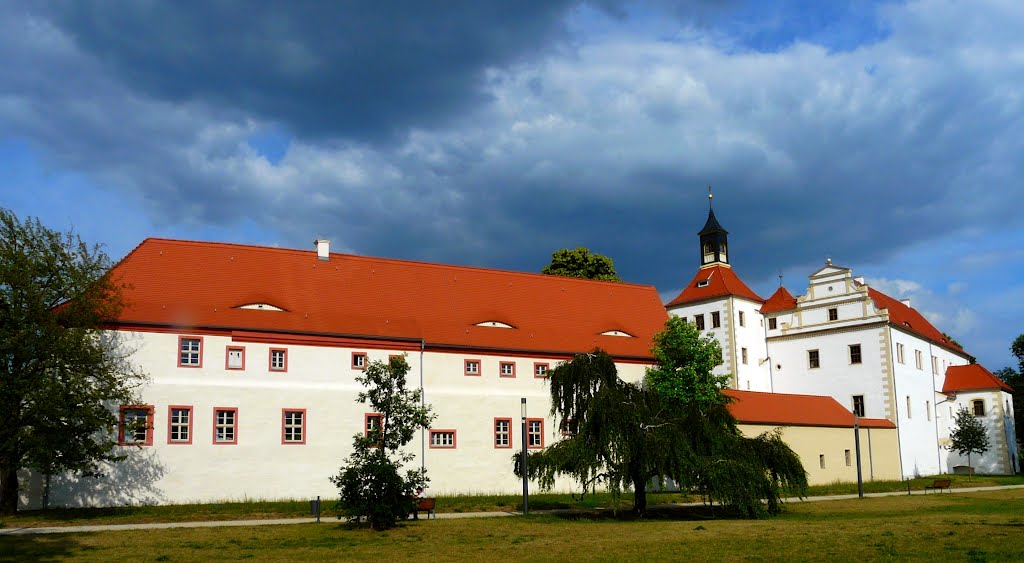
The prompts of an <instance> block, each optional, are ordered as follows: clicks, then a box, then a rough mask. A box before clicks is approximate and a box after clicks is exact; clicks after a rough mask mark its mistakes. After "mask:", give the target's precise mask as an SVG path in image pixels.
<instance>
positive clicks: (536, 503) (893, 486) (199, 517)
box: [0, 475, 1024, 528]
mask: <svg viewBox="0 0 1024 563" xmlns="http://www.w3.org/2000/svg"><path fill="white" fill-rule="evenodd" d="M942 478H950V479H952V480H953V489H954V490H956V489H957V488H964V487H991V486H998V485H1024V476H1022V475H1017V476H990V475H977V476H975V477H974V479H973V481H970V482H968V481H967V478H966V477H965V476H961V475H937V476H932V477H921V478H917V479H913V480H911V482H910V487H911V489H912V490H914V491H917V492H920V491H923V490H924V487H925V486H927V485H931V484H932V482H933V481H934V480H935V479H942ZM905 490H907V482H906V481H873V482H865V483H864V491H865V492H866V493H877V492H894V491H895V492H898V491H905ZM856 493H857V484H856V483H831V484H828V485H815V486H813V487H811V488H810V490H809V491H808V494H809V495H810V496H822V495H849V494H856ZM321 500H322V504H321V506H322V507H323V512H322V516H323V517H324V518H333V517H334V516H335V513H334V510H333V508H334V503H335V497H333V496H331V497H326V496H325V497H323V498H322V499H321ZM700 500H701V498H700V497H699V496H695V495H686V494H680V493H649V494H648V504H649V505H655V504H672V503H686V502H699V501H700ZM632 503H633V496H632V494H631V493H628V492H627V493H624V494H623V495H621V496H620V497H619V498H618V499H616V498H615V497H614V496H613V495H611V494H610V493H606V492H600V493H595V494H588V495H585V496H583V497H582V498H580V497H576V496H573V495H571V494H553V493H541V494H531V495H530V507H531V508H532V509H533V510H554V509H572V508H583V509H585V508H617V509H621V510H629V508H630V507H632V505H633V504H632ZM522 508H523V505H522V496H520V495H453V496H444V495H442V496H439V497H438V500H437V511H438V512H456V513H463V512H513V511H520V510H522ZM309 516H310V513H309V501H308V500H280V501H247V502H221V503H201V504H182V505H163V506H124V507H113V508H58V509H50V510H29V511H23V512H20V513H18V514H17V515H15V516H6V517H0V523H2V525H0V527H8V528H38V527H41V526H84V525H93V524H133V523H154V522H198V521H216V520H265V519H277V518H305V517H309Z"/></svg>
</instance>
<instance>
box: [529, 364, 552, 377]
mask: <svg viewBox="0 0 1024 563" xmlns="http://www.w3.org/2000/svg"><path fill="white" fill-rule="evenodd" d="M550 369H551V364H548V363H547V362H534V364H533V376H534V377H547V376H548V371H549V370H550Z"/></svg>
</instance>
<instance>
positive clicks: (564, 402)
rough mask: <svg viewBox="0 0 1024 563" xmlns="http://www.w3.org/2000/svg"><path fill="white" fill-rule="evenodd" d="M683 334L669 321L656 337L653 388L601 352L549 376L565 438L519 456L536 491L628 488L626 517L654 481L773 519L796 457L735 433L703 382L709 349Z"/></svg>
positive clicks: (800, 480)
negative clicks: (629, 377)
mask: <svg viewBox="0 0 1024 563" xmlns="http://www.w3.org/2000/svg"><path fill="white" fill-rule="evenodd" d="M686 326H687V325H686V324H685V323H681V322H672V321H670V322H669V323H668V324H667V326H666V329H665V331H663V332H662V333H661V334H659V335H658V337H657V338H656V346H655V347H656V348H659V347H661V348H662V349H661V350H660V352H658V351H656V353H655V354H656V357H658V359H659V365H658V366H657V367H655V368H653V369H652V370H651V373H652V374H653V376H654V377H655V378H658V380H659V381H658V383H655V382H654V381H651V380H650V379H649V383H650V384H648V385H644V384H640V383H629V382H625V381H623V380H621V379H620V378H619V377H618V372H617V370H616V367H615V362H614V360H613V359H612V357H611V356H609V355H608V354H607V353H605V352H603V351H601V350H595V351H593V352H591V353H589V354H581V355H577V356H575V357H574V358H573V359H572V360H571V361H569V362H564V363H562V364H560V365H558V366H557V367H555V369H553V370H551V372H550V377H549V384H550V388H551V402H552V414H554V415H556V416H557V418H558V419H559V420H560V421H561V423H560V426H561V428H562V430H563V431H564V432H565V433H566V434H567V436H566V437H565V438H563V439H562V440H560V441H558V442H556V443H554V444H552V445H551V446H549V447H548V448H546V449H544V450H542V451H540V452H537V453H532V454H530V455H529V463H528V470H529V474H530V478H531V479H536V480H537V481H538V482H539V483H540V485H541V487H542V488H550V487H552V486H553V485H554V482H555V478H556V477H557V476H559V475H563V476H568V477H571V478H573V479H575V480H577V481H578V482H580V483H581V485H582V486H583V491H584V492H586V491H588V490H593V489H594V488H595V487H597V486H602V485H603V486H607V487H608V488H609V489H610V490H611V491H612V492H613V493H620V492H621V491H623V490H625V489H626V488H632V489H633V508H634V511H636V512H637V513H638V514H641V515H642V514H643V513H644V512H645V511H646V507H647V500H646V488H647V485H648V483H650V482H651V481H652V480H654V479H658V478H663V477H666V478H671V479H673V480H674V481H676V482H677V483H678V484H679V485H680V486H681V487H684V488H688V489H691V490H695V491H698V492H700V493H702V494H704V495H706V496H707V497H709V498H711V499H713V500H715V501H718V502H720V503H722V504H725V505H727V506H730V507H733V508H734V509H736V510H737V511H738V512H739V513H740V514H742V515H744V516H746V517H752V518H753V517H763V516H766V515H768V514H775V513H777V512H778V511H779V510H780V508H781V506H780V499H781V495H780V493H781V491H782V490H786V491H787V492H790V493H796V494H803V493H804V492H805V490H806V486H807V476H806V473H805V472H804V469H803V466H802V465H801V464H800V459H799V457H798V456H797V455H796V454H795V453H794V452H793V451H792V450H791V449H790V448H789V447H788V446H787V445H786V444H785V443H784V442H783V441H782V439H781V437H780V435H779V434H778V433H768V434H763V435H761V436H758V437H756V438H746V437H744V436H743V435H742V434H741V433H740V431H739V429H738V426H737V424H736V420H735V419H734V418H733V417H732V415H731V414H730V413H729V411H728V409H727V403H728V397H726V396H725V395H723V394H722V391H721V389H720V388H719V383H718V382H719V380H718V379H716V376H713V375H712V374H711V373H710V369H711V368H713V367H714V365H715V363H717V362H720V360H716V361H715V362H710V361H708V360H707V358H720V351H719V350H718V348H717V344H716V343H714V341H713V340H711V341H708V340H706V339H701V338H700V337H699V335H698V334H697V333H696V331H693V330H690V329H688V328H686ZM676 347H679V348H681V349H680V350H675V349H674V348H676ZM669 348H673V349H672V350H670V349H669ZM662 361H664V362H665V363H664V364H663V363H661V362H662ZM700 362H705V363H704V364H700ZM691 363H692V364H698V365H691ZM701 365H702V366H703V367H700V366H701ZM691 368H692V369H691ZM673 377H677V378H693V379H694V380H695V381H686V382H676V381H673V380H672V378H673ZM661 388H664V389H666V390H667V391H666V392H662V391H661V390H660V389H661ZM519 455H520V454H517V455H516V456H514V460H515V469H516V472H517V474H520V469H521V466H520V459H519Z"/></svg>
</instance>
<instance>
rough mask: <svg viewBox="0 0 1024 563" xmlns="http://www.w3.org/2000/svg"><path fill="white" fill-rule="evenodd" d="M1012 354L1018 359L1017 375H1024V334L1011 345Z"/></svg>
mask: <svg viewBox="0 0 1024 563" xmlns="http://www.w3.org/2000/svg"><path fill="white" fill-rule="evenodd" d="M1010 352H1011V353H1012V354H1013V355H1014V357H1016V358H1017V373H1018V374H1020V375H1024V334H1021V335H1020V336H1018V337H1017V338H1015V339H1014V340H1013V344H1010Z"/></svg>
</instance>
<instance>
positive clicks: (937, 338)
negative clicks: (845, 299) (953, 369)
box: [868, 287, 964, 352]
mask: <svg viewBox="0 0 1024 563" xmlns="http://www.w3.org/2000/svg"><path fill="white" fill-rule="evenodd" d="M868 295H869V296H871V299H872V300H873V301H874V302H875V307H877V308H879V309H886V310H888V312H889V322H890V323H892V324H893V325H895V326H898V327H900V328H903V329H905V330H909V331H911V332H913V333H915V334H917V335H918V336H921V337H922V338H924V339H925V340H931V341H932V342H933V343H935V344H938V345H940V346H944V347H946V348H948V349H950V350H953V351H955V352H963V351H964V350H963V348H961V347H960V346H957V345H956V344H954V343H953V342H951V341H950V340H949V339H948V338H946V337H945V336H944V335H943V334H942V332H940V331H939V329H937V328H935V326H933V325H932V323H930V322H928V321H927V320H926V319H925V318H924V317H923V316H922V315H921V313H918V312H917V310H916V309H914V308H912V307H908V306H907V305H904V304H903V302H902V301H899V300H898V299H893V298H892V297H889V296H888V295H886V294H884V293H882V292H881V291H878V290H877V289H874V288H871V287H869V288H868Z"/></svg>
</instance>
